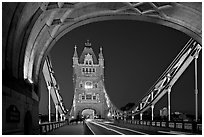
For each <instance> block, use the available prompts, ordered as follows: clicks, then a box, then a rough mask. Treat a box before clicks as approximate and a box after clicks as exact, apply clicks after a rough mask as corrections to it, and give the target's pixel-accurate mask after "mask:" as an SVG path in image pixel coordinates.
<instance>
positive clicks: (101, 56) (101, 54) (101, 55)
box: [99, 47, 103, 59]
mask: <svg viewBox="0 0 204 137" xmlns="http://www.w3.org/2000/svg"><path fill="white" fill-rule="evenodd" d="M99 59H103V53H102V47H100V53H99Z"/></svg>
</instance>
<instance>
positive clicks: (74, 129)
mask: <svg viewBox="0 0 204 137" xmlns="http://www.w3.org/2000/svg"><path fill="white" fill-rule="evenodd" d="M47 135H84V128H83V123H78V124H69V125H65V126H63V127H60V128H58V129H56V130H54V131H51V132H48V133H47Z"/></svg>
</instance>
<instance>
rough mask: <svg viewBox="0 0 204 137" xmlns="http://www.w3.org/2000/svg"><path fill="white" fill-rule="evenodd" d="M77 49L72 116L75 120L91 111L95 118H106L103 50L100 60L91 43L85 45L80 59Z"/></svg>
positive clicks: (75, 52)
mask: <svg viewBox="0 0 204 137" xmlns="http://www.w3.org/2000/svg"><path fill="white" fill-rule="evenodd" d="M76 48H77V47H76V46H75V51H74V55H73V83H74V98H73V108H72V112H71V115H72V117H74V118H77V117H81V116H82V112H83V111H84V110H86V109H89V110H90V109H91V110H93V112H94V116H98V117H102V118H104V117H105V115H106V111H107V103H106V99H105V93H104V83H103V78H104V58H103V54H102V48H100V52H99V58H98V60H97V58H96V56H95V54H94V51H93V49H92V47H91V43H90V42H89V41H87V42H86V43H85V47H84V49H83V52H82V54H81V56H80V58H79V57H78V54H77V49H76Z"/></svg>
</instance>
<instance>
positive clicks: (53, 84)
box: [43, 56, 67, 115]
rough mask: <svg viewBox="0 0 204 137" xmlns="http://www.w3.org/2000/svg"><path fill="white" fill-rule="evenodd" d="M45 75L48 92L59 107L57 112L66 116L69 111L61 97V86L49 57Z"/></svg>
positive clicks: (44, 69)
mask: <svg viewBox="0 0 204 137" xmlns="http://www.w3.org/2000/svg"><path fill="white" fill-rule="evenodd" d="M43 75H44V78H45V82H46V85H47V89H48V92H49V93H50V94H51V97H52V101H53V102H54V104H55V106H57V111H58V112H59V113H60V114H64V115H65V114H67V110H66V108H65V106H64V103H63V99H62V96H61V95H60V91H59V90H60V89H59V85H58V83H57V80H56V78H55V75H54V71H53V68H52V64H51V60H50V58H49V56H47V58H46V60H45V63H44V66H43ZM49 96H50V95H49Z"/></svg>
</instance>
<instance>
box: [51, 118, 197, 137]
mask: <svg viewBox="0 0 204 137" xmlns="http://www.w3.org/2000/svg"><path fill="white" fill-rule="evenodd" d="M85 124H86V125H85ZM85 124H84V123H83V122H80V123H78V124H76V123H72V124H69V125H65V126H63V127H60V128H58V129H56V130H54V131H51V132H48V133H47V135H169V134H170V135H185V134H191V133H186V132H178V131H164V130H159V131H150V130H144V129H137V128H127V127H124V125H116V124H114V123H113V122H111V121H105V120H102V119H87V120H85ZM194 135H195V134H194Z"/></svg>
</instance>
